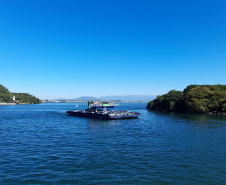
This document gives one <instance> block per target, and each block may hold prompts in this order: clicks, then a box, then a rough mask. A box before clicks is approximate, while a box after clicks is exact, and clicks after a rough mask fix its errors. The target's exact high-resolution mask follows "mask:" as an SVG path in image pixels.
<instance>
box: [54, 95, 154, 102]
mask: <svg viewBox="0 0 226 185" xmlns="http://www.w3.org/2000/svg"><path fill="white" fill-rule="evenodd" d="M155 98H156V96H155V95H127V96H102V97H93V96H82V97H79V98H75V99H64V98H58V99H56V100H69V101H70V100H74V101H94V100H97V101H101V100H108V101H152V100H154V99H155Z"/></svg>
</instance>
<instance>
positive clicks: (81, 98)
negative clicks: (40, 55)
mask: <svg viewBox="0 0 226 185" xmlns="http://www.w3.org/2000/svg"><path fill="white" fill-rule="evenodd" d="M73 100H76V101H94V100H101V99H100V98H96V97H92V96H82V97H79V98H75V99H73Z"/></svg>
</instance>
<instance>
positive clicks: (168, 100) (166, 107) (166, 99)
mask: <svg viewBox="0 0 226 185" xmlns="http://www.w3.org/2000/svg"><path fill="white" fill-rule="evenodd" d="M182 95H183V92H181V91H176V90H171V91H169V92H168V93H167V94H164V95H162V96H157V98H156V99H155V100H153V101H150V102H149V103H148V106H147V108H148V109H151V110H163V111H170V112H171V111H176V109H177V104H178V102H179V100H180V98H181V96H182Z"/></svg>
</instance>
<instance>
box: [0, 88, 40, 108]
mask: <svg viewBox="0 0 226 185" xmlns="http://www.w3.org/2000/svg"><path fill="white" fill-rule="evenodd" d="M13 96H15V100H13V101H12V97H13ZM0 102H3V103H11V102H14V103H17V104H19V103H30V104H39V103H42V101H41V100H40V99H38V98H36V97H35V96H32V95H30V94H28V93H11V92H9V90H8V89H7V88H5V87H4V86H2V85H1V84H0Z"/></svg>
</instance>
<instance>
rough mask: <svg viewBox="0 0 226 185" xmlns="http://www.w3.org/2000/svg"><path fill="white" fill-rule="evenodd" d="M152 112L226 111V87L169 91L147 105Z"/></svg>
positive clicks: (189, 87)
mask: <svg viewBox="0 0 226 185" xmlns="http://www.w3.org/2000/svg"><path fill="white" fill-rule="evenodd" d="M147 109H150V110H162V111H169V112H172V111H173V112H186V113H208V112H214V111H216V112H225V111H226V85H190V86H188V87H186V88H185V89H184V91H183V92H180V91H175V90H172V91H169V92H168V93H167V94H164V95H162V96H158V97H157V98H156V99H155V100H153V101H150V102H149V103H148V105H147Z"/></svg>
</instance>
